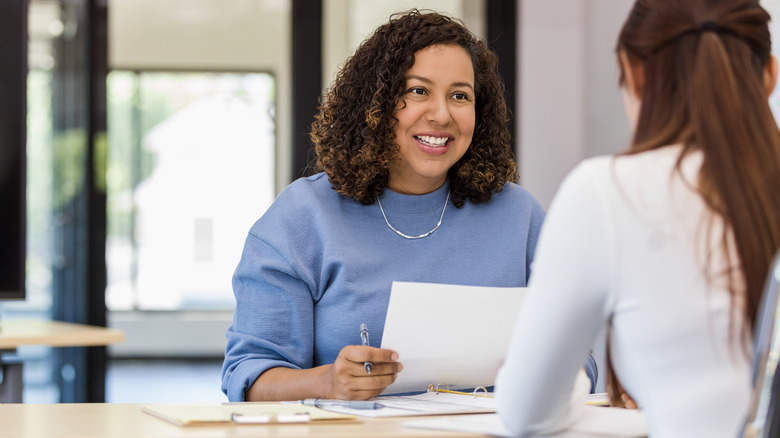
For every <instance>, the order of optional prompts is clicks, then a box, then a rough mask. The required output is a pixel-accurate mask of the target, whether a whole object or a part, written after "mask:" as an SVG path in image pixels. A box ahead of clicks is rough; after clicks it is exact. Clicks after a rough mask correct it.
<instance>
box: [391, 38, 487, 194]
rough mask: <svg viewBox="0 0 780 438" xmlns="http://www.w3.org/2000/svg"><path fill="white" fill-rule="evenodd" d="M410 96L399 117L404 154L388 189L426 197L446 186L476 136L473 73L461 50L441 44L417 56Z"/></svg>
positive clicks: (404, 100)
mask: <svg viewBox="0 0 780 438" xmlns="http://www.w3.org/2000/svg"><path fill="white" fill-rule="evenodd" d="M406 89H407V91H406V93H405V94H404V96H403V98H402V99H401V100H400V101H399V105H398V109H397V110H396V114H395V116H396V117H397V118H398V123H397V124H396V126H395V141H396V143H397V144H398V147H399V152H398V157H397V158H396V160H395V161H393V162H392V163H391V164H390V182H389V183H388V187H389V188H390V189H391V190H393V191H395V192H398V193H404V194H409V195H422V194H425V193H430V192H432V191H434V190H436V189H438V188H439V187H441V186H442V184H444V182H445V181H446V180H447V172H448V171H449V169H450V167H452V166H453V165H454V164H455V163H456V162H457V161H458V160H460V159H461V157H463V154H465V153H466V150H467V149H468V148H469V145H470V144H471V138H472V136H473V135H474V117H475V115H474V68H473V67H472V65H471V58H470V57H469V54H468V52H466V51H465V50H464V49H463V48H461V47H460V46H457V45H436V46H430V47H427V48H425V49H423V50H420V51H419V52H417V53H416V54H415V62H414V65H413V66H412V68H411V69H409V72H408V73H407V78H406Z"/></svg>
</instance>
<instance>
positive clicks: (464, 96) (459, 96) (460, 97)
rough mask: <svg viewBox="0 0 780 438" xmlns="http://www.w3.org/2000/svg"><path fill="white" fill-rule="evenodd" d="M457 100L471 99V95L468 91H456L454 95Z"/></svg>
mask: <svg viewBox="0 0 780 438" xmlns="http://www.w3.org/2000/svg"><path fill="white" fill-rule="evenodd" d="M452 97H453V98H455V100H469V95H468V94H466V93H455V94H453V95H452Z"/></svg>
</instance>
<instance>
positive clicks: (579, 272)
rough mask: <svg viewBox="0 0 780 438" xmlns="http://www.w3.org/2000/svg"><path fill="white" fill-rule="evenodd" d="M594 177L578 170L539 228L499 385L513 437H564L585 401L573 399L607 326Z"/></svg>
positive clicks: (601, 220)
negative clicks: (556, 434) (563, 431)
mask: <svg viewBox="0 0 780 438" xmlns="http://www.w3.org/2000/svg"><path fill="white" fill-rule="evenodd" d="M600 163H606V161H603V162H600ZM591 175H592V173H591V168H590V166H587V165H580V166H579V167H578V168H576V169H575V170H574V171H573V172H572V173H571V174H570V175H569V176H568V177H567V178H566V180H565V181H564V182H563V184H562V185H561V188H560V190H559V192H558V194H557V195H556V198H555V200H554V201H553V203H552V205H551V207H550V209H549V212H548V214H547V217H546V219H545V223H544V226H543V227H542V231H541V235H540V238H539V246H538V248H537V252H536V256H535V261H534V265H533V273H532V276H531V280H530V284H529V292H528V295H527V298H526V300H525V302H524V304H523V308H522V310H521V313H520V315H519V317H518V321H517V324H516V326H515V329H514V332H513V334H512V337H511V341H510V345H509V349H508V352H507V356H506V360H505V363H504V366H503V368H502V369H501V370H500V372H499V375H498V378H497V382H496V392H497V399H498V414H499V416H500V418H501V420H502V422H503V423H504V425H505V426H506V427H507V428H508V429H509V430H510V431H511V432H512V433H513V435H517V436H525V435H526V434H531V433H541V434H547V433H553V432H555V431H559V430H561V429H564V428H565V427H567V426H568V425H569V424H570V423H571V422H572V421H573V420H575V419H576V416H577V414H578V411H579V410H580V408H581V406H582V405H584V394H583V396H582V399H581V400H580V401H577V402H576V403H575V402H572V401H571V395H572V393H573V388H574V387H575V378H576V377H577V375H578V374H580V373H581V369H582V366H583V363H585V362H586V358H587V356H588V351H589V350H590V348H591V346H592V345H593V342H594V341H595V339H596V337H597V335H598V332H599V330H600V329H601V328H602V327H603V326H604V324H605V323H606V321H607V317H608V287H607V285H608V278H609V272H610V271H609V268H610V264H611V261H610V247H611V245H612V243H611V242H612V237H610V230H611V229H610V225H609V219H608V215H607V211H606V208H607V207H606V205H607V203H606V202H605V201H604V195H603V194H602V193H600V192H599V190H600V189H599V187H598V184H596V182H595V180H594V178H592V177H591ZM578 387H579V385H578Z"/></svg>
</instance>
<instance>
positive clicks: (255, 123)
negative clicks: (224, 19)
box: [106, 71, 275, 310]
mask: <svg viewBox="0 0 780 438" xmlns="http://www.w3.org/2000/svg"><path fill="white" fill-rule="evenodd" d="M274 93H275V91H274V80H273V77H272V76H271V75H269V74H265V73H191V72H127V71H114V72H112V73H111V74H110V75H109V79H108V95H109V98H108V101H109V106H108V118H109V119H108V120H109V121H108V143H109V149H108V169H107V176H106V180H107V186H108V241H107V249H106V252H107V255H106V258H107V264H108V287H107V290H106V302H107V306H108V308H109V310H198V309H209V310H220V309H225V310H229V309H232V307H233V305H234V301H233V294H232V289H231V285H230V278H231V275H232V272H233V270H234V269H235V267H236V265H237V263H238V258H239V256H240V254H241V249H242V248H243V243H244V240H245V239H246V233H247V231H248V230H249V228H250V227H251V225H252V223H253V222H254V221H255V220H257V218H258V217H260V216H261V215H262V214H263V212H264V211H265V209H266V208H267V207H268V205H270V203H271V202H272V201H273V197H274V149H275V148H274V144H275V141H274V119H273V115H274V100H275V97H274Z"/></svg>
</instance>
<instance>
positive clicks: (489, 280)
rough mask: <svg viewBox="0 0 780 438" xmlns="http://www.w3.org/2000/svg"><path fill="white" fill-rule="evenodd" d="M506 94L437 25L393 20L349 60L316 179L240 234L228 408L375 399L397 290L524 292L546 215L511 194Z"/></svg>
mask: <svg viewBox="0 0 780 438" xmlns="http://www.w3.org/2000/svg"><path fill="white" fill-rule="evenodd" d="M503 90H504V88H503V85H502V83H501V80H500V78H499V76H498V73H497V71H496V57H495V55H494V54H493V53H492V52H490V51H489V50H488V49H487V46H486V44H485V43H484V42H483V41H479V40H477V38H475V37H474V35H473V34H472V33H471V32H470V31H469V30H468V29H466V28H465V27H464V26H463V24H462V23H460V22H459V21H457V20H455V19H453V18H450V17H448V16H445V15H442V14H438V13H421V12H419V11H416V10H414V11H410V12H408V13H405V14H401V15H396V16H393V17H392V18H391V19H390V21H389V22H388V23H386V24H384V25H382V26H380V27H379V28H378V29H377V30H376V32H374V34H373V35H372V36H370V37H369V38H368V39H367V40H366V41H364V42H363V43H362V44H361V45H360V47H358V49H357V51H356V52H355V54H354V55H353V56H352V57H351V58H349V59H348V60H347V62H346V64H345V65H344V67H343V69H342V70H341V71H340V72H339V74H338V75H337V79H336V81H335V82H334V84H333V86H332V87H331V88H330V89H329V90H328V91H327V93H326V95H325V97H324V99H323V102H322V105H321V106H320V113H319V115H317V116H316V121H315V122H314V124H313V125H312V133H311V138H312V141H313V143H314V145H315V150H316V154H317V157H316V158H317V161H316V165H315V167H316V168H317V169H318V170H319V171H320V173H317V174H315V175H313V176H311V177H308V178H301V179H299V180H297V181H295V182H293V183H292V184H291V185H289V186H288V187H287V188H286V189H285V190H284V191H283V192H282V193H281V194H280V195H279V196H278V197H277V198H276V200H275V201H274V203H273V205H272V206H271V207H270V208H269V209H268V211H267V212H266V213H265V214H264V215H263V216H262V217H261V218H260V219H259V220H258V221H257V222H256V223H255V225H254V226H253V227H252V228H251V230H250V231H249V236H248V237H247V240H246V243H245V247H244V252H243V254H242V257H241V261H240V262H239V265H238V268H237V269H236V271H235V274H234V276H233V292H234V293H235V296H236V308H235V313H234V320H233V325H232V326H231V327H230V328H229V329H228V331H227V338H228V345H227V350H226V354H225V362H224V366H223V370H222V389H223V391H225V393H226V394H227V395H228V398H229V399H230V400H231V401H243V400H296V399H306V398H340V399H368V398H370V397H373V396H376V395H378V394H380V393H382V392H383V391H384V390H385V388H387V387H388V386H389V385H390V384H391V383H392V382H393V381H394V380H395V378H396V376H397V374H398V373H399V372H403V365H402V361H403V358H399V357H398V354H397V353H396V352H394V351H393V350H390V349H381V348H376V347H377V346H379V345H381V343H382V332H383V328H384V323H385V316H386V313H387V304H388V300H389V296H390V288H391V284H392V282H393V281H417V282H428V283H448V284H463V285H481V286H525V284H526V282H527V279H528V273H529V266H530V264H531V262H532V260H533V255H534V248H535V246H536V238H537V235H538V232H539V228H540V227H541V223H542V219H543V217H544V211H543V210H542V208H541V207H540V206H539V204H538V203H537V202H536V200H535V199H534V198H533V197H532V196H531V195H530V194H529V193H528V192H527V191H525V190H524V189H522V188H521V187H520V186H518V185H517V184H515V181H516V180H517V174H516V172H515V167H516V166H515V162H514V160H513V158H512V150H511V146H510V144H509V132H508V128H507V124H506V121H507V109H506V103H505V101H504V96H503ZM374 204H376V205H374ZM450 205H452V206H451V207H450ZM448 207H450V208H448ZM280 322H283V323H281V324H280ZM362 324H365V325H366V326H367V327H368V328H369V330H371V333H372V336H371V344H370V345H361V339H360V330H359V328H360V327H361V326H362ZM374 333H376V335H374ZM420 342H425V343H429V342H433V341H432V340H426V339H423V338H421V339H420ZM364 362H372V363H373V368H372V369H371V373H370V374H369V373H368V372H367V371H366V369H365V367H364Z"/></svg>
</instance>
